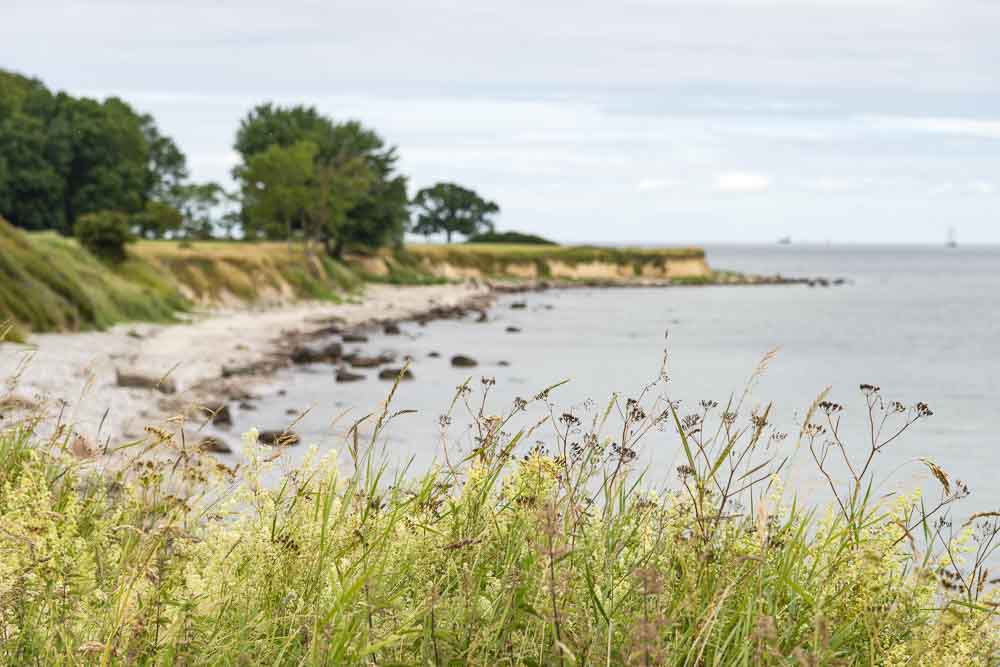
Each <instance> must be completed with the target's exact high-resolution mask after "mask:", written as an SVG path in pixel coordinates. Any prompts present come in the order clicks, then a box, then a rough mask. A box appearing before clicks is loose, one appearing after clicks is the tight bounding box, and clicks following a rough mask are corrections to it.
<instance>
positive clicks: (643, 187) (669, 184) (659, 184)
mask: <svg viewBox="0 0 1000 667" xmlns="http://www.w3.org/2000/svg"><path fill="white" fill-rule="evenodd" d="M677 185H678V183H677V181H676V180H674V179H672V178H644V179H642V180H641V181H639V183H638V185H636V189H637V190H638V191H639V192H652V191H654V190H668V189H670V188H673V187H676V186H677Z"/></svg>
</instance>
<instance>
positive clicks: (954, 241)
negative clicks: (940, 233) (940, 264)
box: [945, 227, 958, 248]
mask: <svg viewBox="0 0 1000 667" xmlns="http://www.w3.org/2000/svg"><path fill="white" fill-rule="evenodd" d="M945 245H947V246H948V247H949V248H957V247H958V236H957V235H956V234H955V228H954V227H949V228H948V242H947V243H946V244H945Z"/></svg>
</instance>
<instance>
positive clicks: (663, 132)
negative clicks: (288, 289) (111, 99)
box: [0, 0, 1000, 244]
mask: <svg viewBox="0 0 1000 667" xmlns="http://www.w3.org/2000/svg"><path fill="white" fill-rule="evenodd" d="M997 35H1000V2H996V0H948V1H941V2H937V1H930V0H864V1H863V0H813V1H809V0H797V1H793V0H728V1H722V0H657V1H654V0H645V1H639V0H617V1H614V2H610V1H609V2H591V1H589V0H536V1H534V2H517V1H514V0H505V1H504V2H499V1H493V2H486V1H484V0H455V1H448V2H405V1H400V0H397V1H395V2H392V1H388V0H362V1H359V2H345V1H343V0H326V1H308V2H306V1H302V0H284V1H275V0H270V1H267V2H262V1H258V0H235V1H227V0H216V1H215V2H211V3H207V2H203V1H202V0H199V1H198V2H194V1H192V0H119V1H109V0H89V1H88V2H79V0H73V1H64V0H31V1H30V2H28V1H22V0H0V67H3V68H7V69H13V70H16V71H19V72H21V73H24V74H29V75H32V76H36V77H38V78H40V79H42V80H43V81H44V82H45V83H46V84H47V85H49V86H50V87H52V88H56V89H60V90H66V91H68V92H71V93H73V94H82V95H89V96H95V97H104V96H107V95H118V96H120V97H123V98H124V99H126V100H128V101H129V102H131V103H132V104H133V105H134V106H135V107H137V108H138V109H140V110H141V111H145V112H149V113H152V114H153V115H154V116H155V117H156V118H157V120H158V123H159V125H160V127H161V129H162V130H163V131H164V132H165V133H167V134H169V135H170V136H172V137H173V138H174V139H175V140H176V141H177V143H178V144H179V145H180V146H181V148H182V149H183V150H184V151H185V152H186V153H187V155H188V160H189V164H190V167H191V171H192V175H193V177H194V178H195V179H197V180H216V181H220V182H223V183H231V181H230V179H229V171H230V169H231V167H232V166H233V165H234V164H235V163H236V160H237V156H236V154H235V153H234V151H233V150H232V142H233V137H234V134H235V131H236V128H237V126H238V123H239V120H240V118H241V117H242V116H243V115H244V114H245V113H246V112H247V111H248V110H249V109H250V108H252V107H253V106H254V105H255V104H258V103H261V102H265V101H273V102H276V103H280V104H309V105H314V106H316V107H317V108H318V109H320V110H321V111H322V112H324V113H327V114H329V115H331V116H332V117H333V118H335V119H339V120H346V119H357V120H360V121H362V122H364V123H365V124H368V125H370V126H372V127H374V128H375V129H377V130H378V131H379V133H380V134H381V135H382V136H383V137H384V138H385V139H386V140H387V141H388V142H389V143H391V144H394V145H396V146H397V147H398V150H399V155H400V163H399V164H400V168H401V170H402V171H403V172H404V173H406V174H408V175H409V177H410V189H411V194H412V193H413V192H415V190H416V189H418V188H420V187H424V186H427V185H430V184H432V183H434V182H437V181H442V180H445V181H453V182H458V183H461V184H463V185H465V186H468V187H471V188H473V189H475V190H477V191H478V192H479V193H480V194H482V195H483V196H485V197H488V198H490V199H493V200H495V201H496V202H497V203H499V204H500V206H501V209H502V212H501V214H500V216H499V218H498V219H497V223H498V227H499V228H501V229H517V230H523V231H529V232H534V233H539V234H543V235H546V236H549V237H552V238H554V239H557V240H560V241H564V242H584V241H588V242H604V243H608V242H626V241H628V242H643V243H651V244H677V243H685V242H773V241H774V240H776V239H778V238H780V237H784V236H789V237H791V238H792V239H793V240H796V241H816V242H826V241H832V242H892V243H943V242H944V240H945V238H946V237H947V234H948V229H949V227H954V228H955V230H956V232H957V235H958V238H959V240H960V241H961V242H963V243H1000V76H998V74H997V73H998V67H1000V39H998V37H997Z"/></svg>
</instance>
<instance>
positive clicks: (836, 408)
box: [819, 401, 844, 415]
mask: <svg viewBox="0 0 1000 667" xmlns="http://www.w3.org/2000/svg"><path fill="white" fill-rule="evenodd" d="M819 409H820V410H822V411H823V412H825V413H826V414H828V415H833V414H836V413H838V412H841V411H843V409H844V406H843V405H841V404H839V403H834V402H832V401H822V402H821V403H820V404H819Z"/></svg>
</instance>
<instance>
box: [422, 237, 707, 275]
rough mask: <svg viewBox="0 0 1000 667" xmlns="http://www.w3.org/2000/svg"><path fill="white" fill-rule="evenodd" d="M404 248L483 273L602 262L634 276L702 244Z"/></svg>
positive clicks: (699, 253)
mask: <svg viewBox="0 0 1000 667" xmlns="http://www.w3.org/2000/svg"><path fill="white" fill-rule="evenodd" d="M406 249H407V252H409V253H410V254H412V255H413V256H415V257H417V258H420V259H422V260H425V261H427V262H429V263H432V264H434V263H448V264H451V265H453V266H458V267H464V268H475V269H478V270H479V271H481V272H482V273H483V274H484V275H498V276H500V275H504V274H505V273H506V271H507V267H509V266H511V265H514V264H520V265H524V264H535V265H536V267H537V272H538V275H539V276H542V277H544V276H547V275H549V272H550V266H549V265H550V263H552V262H559V263H562V264H566V265H569V266H578V265H581V264H590V263H602V264H611V265H616V266H631V267H632V268H633V270H634V273H635V275H636V276H639V275H641V274H642V269H643V267H645V266H655V267H657V268H660V269H662V268H663V267H665V266H666V264H667V263H668V262H670V261H676V260H690V259H696V260H697V259H704V258H705V251H704V250H703V249H701V248H629V247H603V246H589V245H581V246H559V245H542V244H530V243H452V244H410V245H408V246H407V247H406Z"/></svg>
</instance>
